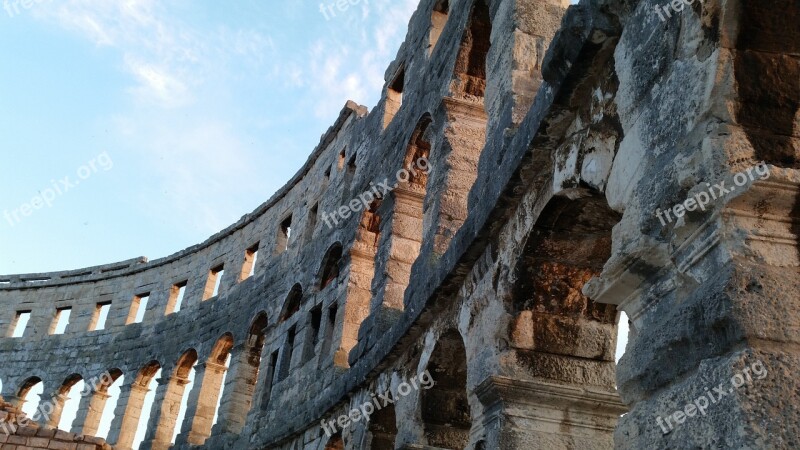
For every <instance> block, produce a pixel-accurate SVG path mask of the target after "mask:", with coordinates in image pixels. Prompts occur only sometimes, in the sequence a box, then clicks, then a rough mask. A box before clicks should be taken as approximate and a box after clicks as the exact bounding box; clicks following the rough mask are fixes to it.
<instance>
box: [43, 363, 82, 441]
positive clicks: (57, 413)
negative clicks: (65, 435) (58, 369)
mask: <svg viewBox="0 0 800 450" xmlns="http://www.w3.org/2000/svg"><path fill="white" fill-rule="evenodd" d="M85 387H86V385H85V382H84V380H83V376H82V375H81V374H78V373H73V374H71V375H69V376H67V377H66V378H65V379H64V382H63V383H61V386H59V388H58V390H57V391H56V395H54V396H53V397H52V398H51V399H48V400H43V402H45V401H46V402H50V403H51V405H52V407H53V412H52V413H51V414H50V417H49V418H48V417H47V416H46V415H43V416H44V417H42V420H43V421H44V422H45V423H46V424H47V425H48V426H49V427H52V428H58V429H60V430H64V431H70V430H71V429H72V423H73V421H74V420H75V418H76V412H77V410H78V408H79V403H80V399H81V393H82V392H83V391H84V389H85ZM67 404H69V407H68V408H65V407H66V406H67ZM65 409H66V410H67V412H68V414H66V415H64V411H65Z"/></svg>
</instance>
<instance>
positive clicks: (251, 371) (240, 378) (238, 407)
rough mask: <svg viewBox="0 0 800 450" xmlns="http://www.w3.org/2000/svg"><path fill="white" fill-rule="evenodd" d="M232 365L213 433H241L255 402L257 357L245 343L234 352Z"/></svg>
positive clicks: (226, 379)
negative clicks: (253, 360)
mask: <svg viewBox="0 0 800 450" xmlns="http://www.w3.org/2000/svg"><path fill="white" fill-rule="evenodd" d="M233 354H234V355H236V357H235V358H231V367H230V369H228V376H227V377H226V378H225V389H224V390H223V393H222V394H223V395H222V402H221V403H220V406H219V417H218V419H217V424H216V425H214V427H213V429H212V432H211V434H212V435H217V434H222V433H234V434H239V433H241V431H242V429H243V428H244V425H245V421H246V419H247V413H248V412H250V407H251V405H252V403H253V393H254V391H255V387H256V384H257V383H258V378H257V376H258V366H253V365H252V364H251V362H250V360H251V359H253V358H256V357H257V355H253V354H251V353H250V351H249V350H247V349H245V348H244V345H241V344H240V345H239V346H238V348H236V349H234V352H233Z"/></svg>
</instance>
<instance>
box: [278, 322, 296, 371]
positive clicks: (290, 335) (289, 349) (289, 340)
mask: <svg viewBox="0 0 800 450" xmlns="http://www.w3.org/2000/svg"><path fill="white" fill-rule="evenodd" d="M296 331H297V328H296V325H293V326H292V328H289V331H288V332H287V333H286V345H285V346H284V347H283V357H282V358H281V367H280V373H279V374H278V380H279V381H280V380H283V379H285V378H286V377H287V376H289V369H291V366H292V353H293V352H294V337H295V333H296Z"/></svg>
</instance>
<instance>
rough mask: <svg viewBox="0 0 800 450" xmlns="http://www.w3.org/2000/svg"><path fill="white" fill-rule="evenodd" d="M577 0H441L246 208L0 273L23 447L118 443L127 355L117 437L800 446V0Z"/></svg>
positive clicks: (240, 442) (221, 443) (5, 375)
mask: <svg viewBox="0 0 800 450" xmlns="http://www.w3.org/2000/svg"><path fill="white" fill-rule="evenodd" d="M566 3H567V2H564V1H561V0H451V1H449V2H448V1H447V0H437V1H434V0H423V1H422V2H421V3H420V5H419V8H418V10H417V11H416V13H415V14H414V15H413V17H412V19H411V21H410V23H409V30H408V35H407V38H406V40H405V43H404V44H403V45H402V47H401V48H400V50H399V52H398V55H397V58H396V60H395V61H394V62H393V63H392V64H391V65H390V66H389V67H388V69H387V71H386V77H385V79H386V84H385V88H384V92H383V95H382V99H381V101H380V102H379V103H378V105H377V107H375V108H374V109H373V110H372V111H367V109H366V108H364V107H362V106H358V105H356V104H353V103H348V104H347V105H345V107H344V108H343V109H342V111H341V114H340V115H339V118H338V120H336V122H335V123H334V124H333V126H332V127H331V128H330V129H329V130H328V131H327V132H326V133H325V134H324V135H323V136H322V139H321V140H320V143H319V145H318V147H317V148H316V149H314V151H313V152H312V153H311V155H310V157H309V158H308V161H307V162H306V164H305V165H304V166H303V167H302V169H300V171H299V172H298V173H297V174H296V175H295V176H294V177H292V178H291V179H290V180H289V181H288V182H287V184H286V185H285V186H284V187H283V188H282V189H281V190H280V191H278V192H277V193H276V194H275V195H274V196H273V197H272V198H271V199H269V200H268V201H267V202H266V203H264V204H263V205H261V206H260V207H259V208H257V209H256V210H255V211H253V212H252V213H250V214H248V215H246V216H244V217H242V219H241V220H239V221H238V222H237V223H235V224H233V225H231V226H230V227H228V228H226V229H225V230H223V231H221V232H219V233H218V234H216V235H214V236H212V237H211V238H209V239H208V240H207V241H205V242H203V243H200V244H198V245H195V246H193V247H190V248H188V249H186V250H184V251H181V252H179V253H176V254H174V255H171V256H168V257H165V258H161V259H156V260H153V261H148V260H147V259H145V258H139V259H134V260H129V261H123V262H119V263H114V264H108V265H103V266H97V267H90V268H86V269H81V270H73V271H66V272H56V273H42V274H27V275H10V276H2V277H0V305H2V306H3V308H2V309H1V310H0V333H4V334H3V335H4V336H7V337H3V338H0V379H2V382H3V392H2V398H3V399H4V400H5V402H8V404H3V405H4V406H2V405H0V409H5V410H6V411H11V412H12V414H13V411H15V408H18V407H20V406H21V405H22V404H23V403H24V402H25V401H26V396H27V394H28V393H29V391H30V389H31V387H32V386H34V385H35V384H37V383H40V382H41V383H43V385H44V389H45V391H44V392H45V394H44V395H43V397H42V398H43V400H42V401H43V402H45V401H47V402H52V404H51V405H50V406H49V407H48V409H49V410H50V412H49V413H48V414H46V415H44V414H43V415H41V416H40V417H39V418H38V419H39V424H38V429H37V428H33V427H21V428H19V429H16V430H15V431H13V432H12V433H11V434H10V435H9V434H4V433H0V445H2V448H14V447H13V446H14V445H26V446H27V447H18V448H48V446H49V448H102V447H103V445H104V444H103V442H102V441H97V440H93V439H91V438H84V437H82V436H81V435H90V436H91V435H94V434H96V432H97V429H98V423H99V421H100V415H101V414H102V411H103V409H104V406H105V404H106V399H107V397H108V395H107V394H106V392H107V390H108V388H109V385H111V384H112V383H115V382H117V380H120V381H119V382H120V383H122V391H121V392H122V393H121V395H120V399H119V401H118V403H117V406H116V409H115V410H114V419H113V422H112V428H111V432H110V434H109V436H108V438H107V441H108V443H109V444H110V445H112V446H113V447H114V448H116V449H130V448H131V446H132V443H133V440H134V433H135V431H136V429H137V428H139V427H140V426H141V427H146V435H145V439H144V441H143V444H142V446H141V448H143V449H166V448H169V447H170V446H171V445H172V444H171V441H172V436H173V433H174V431H175V430H179V434H178V437H177V439H176V441H175V443H174V446H173V448H179V449H184V448H189V447H192V446H203V447H205V448H211V449H223V448H232V449H285V450H290V449H291V450H295V449H309V450H310V449H342V448H347V449H379V450H384V449H436V448H439V449H503V450H506V449H525V450H527V449H575V448H581V449H601V448H602V449H606V448H612V447H616V448H620V449H650V448H664V449H666V448H670V449H674V448H687V449H688V448H692V449H695V448H703V449H705V448H743V449H744V448H748V449H754V448H798V447H800V428H798V427H799V425H798V423H800V420H798V419H800V410H799V409H800V407H798V403H799V402H800V378H798V376H797V374H798V373H800V314H798V313H797V309H795V307H796V306H799V305H800V295H799V293H800V277H798V272H799V271H800V270H799V269H798V268H799V267H800V245H798V237H799V236H800V187H799V186H800V160H799V159H798V157H799V156H800V28H798V23H800V1H798V0H685V1H681V0H675V1H671V2H667V1H666V0H664V2H661V1H656V0H584V1H582V2H581V3H580V4H579V5H575V6H570V7H569V8H567V6H568V5H567V4H566ZM403 170H405V171H403ZM398 178H399V179H400V181H398ZM376 193H377V194H380V195H376ZM254 261H255V263H254ZM179 302H180V304H179ZM103 308H106V309H108V311H109V312H108V318H107V323H106V324H105V326H104V329H103V330H99V331H93V330H95V329H96V328H97V321H98V319H99V314H100V311H101V310H102V309H103ZM67 311H69V314H70V323H69V326H68V327H67V329H66V332H65V333H64V334H59V335H51V333H52V331H53V329H54V328H53V326H54V325H53V323H54V320H55V318H57V317H58V316H60V315H63V314H67ZM619 311H625V312H626V313H627V315H628V317H629V318H630V321H631V335H630V338H629V342H628V345H627V351H626V354H625V356H624V357H623V358H622V360H621V361H620V363H619V365H618V366H617V365H616V364H615V362H614V351H615V347H616V336H617V322H618V320H619V319H618V317H619ZM28 317H30V320H29V322H28V324H27V327H26V328H25V330H24V335H23V336H22V337H17V338H13V337H11V336H12V335H13V333H14V330H15V329H16V328H17V325H18V324H19V323H20V320H22V318H28ZM193 366H194V371H195V378H194V385H193V386H194V387H193V389H192V390H191V391H189V390H188V389H185V387H186V384H187V382H188V380H187V377H188V374H189V373H190V371H191V370H192V367H193ZM159 371H160V376H159V377H157V378H156V374H157V373H159ZM101 374H108V375H110V376H106V377H101V378H99V380H101V381H100V382H98V383H94V384H92V389H91V390H90V391H89V392H87V393H86V395H84V396H83V397H82V398H81V400H80V409H79V412H78V416H77V418H76V420H75V421H74V423H73V424H72V432H73V434H70V433H63V432H59V433H56V432H55V431H53V430H52V427H53V426H54V424H57V423H58V418H59V417H60V411H61V408H62V407H63V402H64V398H63V397H59V396H58V394H62V393H65V392H67V391H68V390H69V388H70V387H71V386H73V385H74V384H75V383H76V382H78V381H79V380H90V379H94V380H98V378H97V377H98V376H100V375H101ZM123 375H124V378H121V377H122V376H123ZM154 379H155V380H157V382H153V380H154ZM223 380H224V381H223ZM429 382H430V383H429ZM153 386H154V389H155V392H154V394H155V400H154V403H153V408H152V411H151V413H150V415H149V416H147V417H142V414H141V410H142V406H143V403H144V399H145V394H146V392H147V391H148V389H150V388H151V387H153ZM184 396H186V397H187V398H188V406H187V408H186V413H185V418H184V420H183V421H182V422H180V423H178V420H177V416H178V407H179V405H180V403H181V399H182V398H183V397H184ZM701 398H702V399H704V400H701ZM218 401H219V408H217V407H216V406H217V403H218ZM366 405H371V406H369V407H367V406H366ZM370 410H371V411H370ZM3 414H7V413H3ZM623 414H624V416H622V417H620V416H621V415H623ZM215 415H217V416H218V417H217V420H216V423H214V416H215ZM365 415H366V416H369V420H366V418H365V417H364V416H365ZM3 417H7V416H5V415H0V418H3ZM78 446H81V447H78Z"/></svg>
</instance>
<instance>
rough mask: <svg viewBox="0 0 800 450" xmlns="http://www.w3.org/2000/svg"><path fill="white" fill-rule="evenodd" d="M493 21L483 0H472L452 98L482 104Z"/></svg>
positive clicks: (455, 71)
mask: <svg viewBox="0 0 800 450" xmlns="http://www.w3.org/2000/svg"><path fill="white" fill-rule="evenodd" d="M491 35H492V21H491V16H490V14H489V5H487V4H486V0H475V2H474V3H473V4H472V10H471V12H470V16H469V23H468V24H467V28H466V29H465V30H464V34H463V35H462V36H461V46H460V47H459V49H458V56H457V57H456V63H455V67H454V69H453V83H452V84H451V92H452V95H453V97H456V98H460V99H464V100H472V101H478V102H480V103H483V97H484V94H485V91H486V57H487V56H488V54H489V48H490V47H491Z"/></svg>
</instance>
